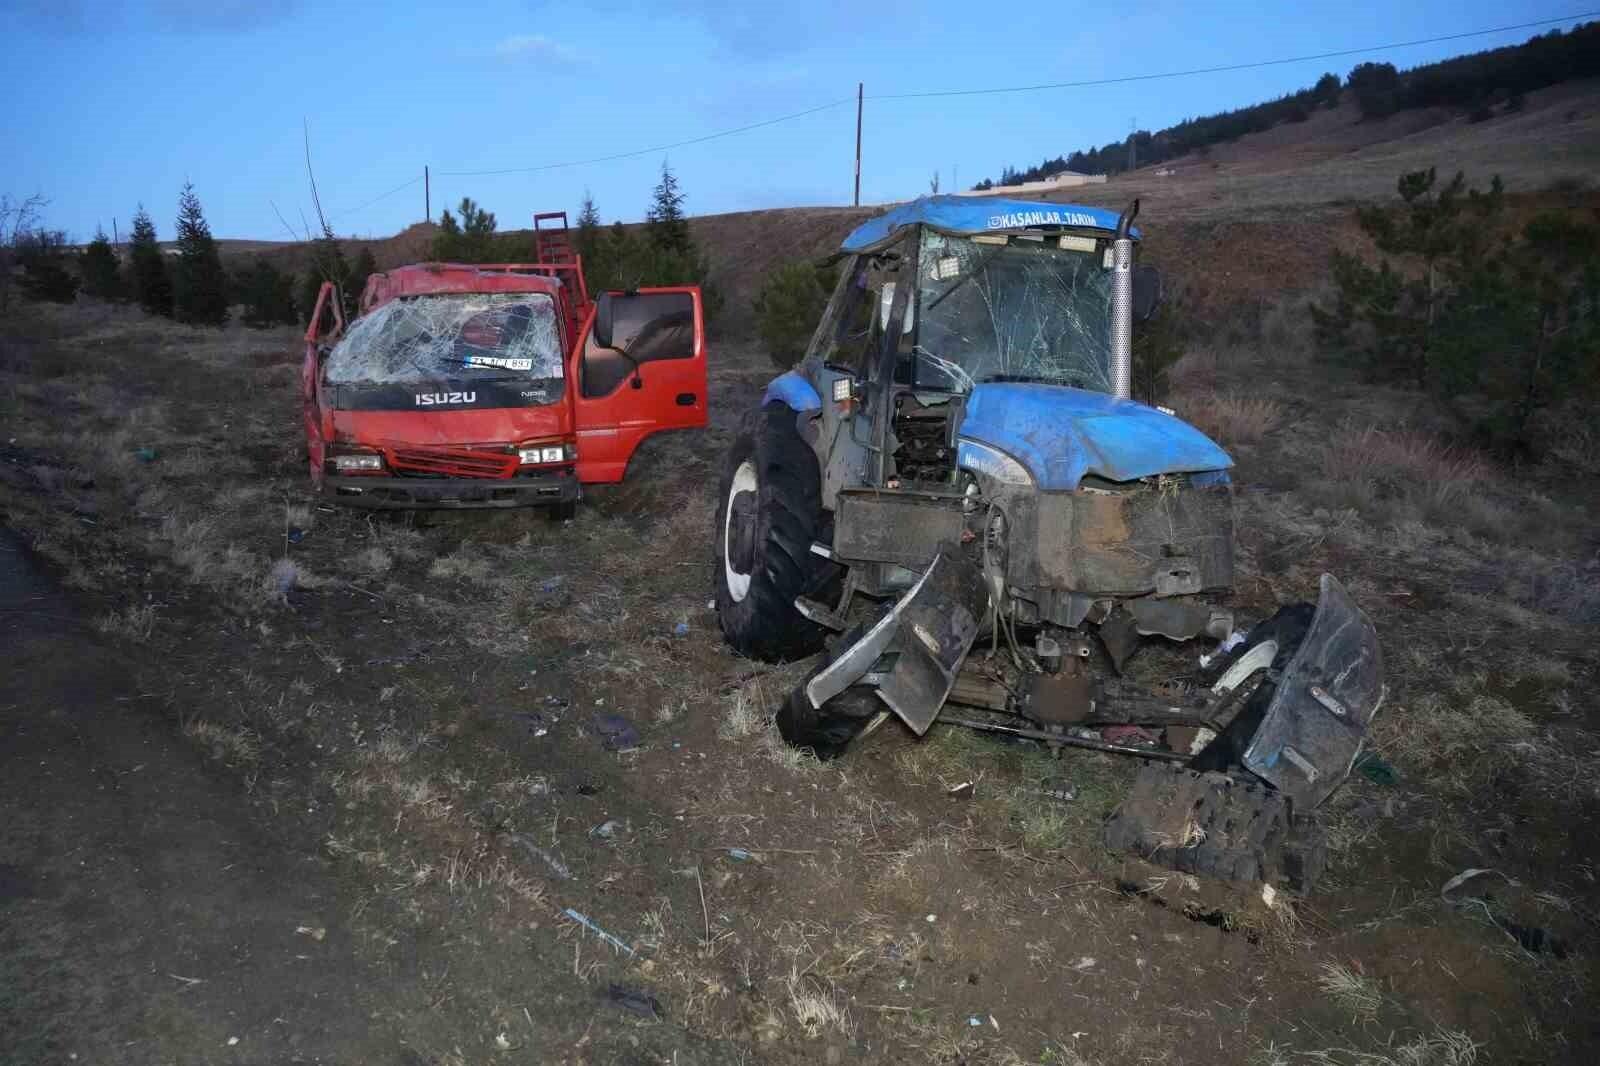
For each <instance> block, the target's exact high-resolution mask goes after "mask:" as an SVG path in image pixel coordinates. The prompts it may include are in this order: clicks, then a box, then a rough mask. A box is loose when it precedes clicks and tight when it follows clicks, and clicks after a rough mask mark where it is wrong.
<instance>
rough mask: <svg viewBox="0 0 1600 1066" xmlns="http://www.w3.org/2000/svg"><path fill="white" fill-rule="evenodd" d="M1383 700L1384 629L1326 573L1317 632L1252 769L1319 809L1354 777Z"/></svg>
mask: <svg viewBox="0 0 1600 1066" xmlns="http://www.w3.org/2000/svg"><path fill="white" fill-rule="evenodd" d="M1383 695H1384V689H1383V658H1382V653H1381V651H1380V649H1379V647H1378V633H1377V630H1376V629H1374V628H1373V625H1372V622H1371V621H1370V620H1369V619H1368V618H1367V616H1366V615H1365V614H1364V613H1363V612H1362V610H1361V608H1359V607H1357V606H1356V604H1355V601H1354V600H1352V599H1351V598H1350V594H1349V593H1348V592H1346V591H1345V588H1344V586H1343V585H1341V584H1339V582H1338V580H1337V579H1336V578H1335V577H1334V576H1333V575H1332V574H1323V575H1322V591H1321V595H1320V596H1319V597H1318V599H1317V613H1316V615H1315V617H1313V618H1312V620H1311V628H1310V629H1309V630H1308V631H1307V632H1306V637H1305V641H1304V642H1303V643H1302V644H1301V645H1300V648H1299V650H1298V651H1296V652H1295V655H1294V658H1293V659H1291V660H1290V661H1289V665H1288V667H1287V668H1286V669H1285V670H1284V672H1283V679H1282V680H1281V681H1279V682H1278V690H1277V692H1275V693H1274V694H1273V697H1272V703H1271V704H1270V705H1269V706H1268V707H1267V713H1266V716H1265V717H1264V718H1263V719H1262V721H1261V728H1260V729H1258V730H1257V731H1256V735H1255V737H1254V738H1253V739H1252V740H1251V742H1250V747H1249V748H1248V749H1246V751H1245V753H1244V765H1245V767H1246V768H1247V769H1249V770H1250V772H1251V773H1254V774H1256V775H1257V776H1258V777H1260V778H1262V779H1263V780H1265V781H1267V782H1268V783H1269V784H1271V785H1272V786H1273V787H1275V788H1277V789H1278V790H1279V791H1281V792H1282V793H1284V795H1286V796H1288V797H1289V798H1290V799H1292V800H1293V801H1294V802H1295V804H1296V805H1297V806H1298V807H1299V808H1300V809H1302V810H1310V809H1312V808H1313V807H1315V806H1316V805H1317V804H1319V803H1321V802H1322V801H1323V800H1325V799H1327V798H1328V795H1329V794H1330V793H1332V792H1333V790H1334V789H1335V788H1337V787H1338V786H1339V783H1340V782H1342V781H1343V780H1344V779H1345V777H1347V776H1348V775H1349V773H1350V767H1351V765H1352V764H1354V762H1355V759H1356V756H1357V755H1359V754H1360V753H1361V745H1362V742H1363V741H1364V740H1365V739H1366V734H1367V727H1368V725H1369V724H1370V723H1371V722H1372V719H1373V717H1374V716H1376V715H1377V713H1378V708H1379V706H1380V705H1381V704H1382V703H1383ZM1335 708H1337V709H1335Z"/></svg>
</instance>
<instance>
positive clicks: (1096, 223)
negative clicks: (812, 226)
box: [840, 196, 1139, 252]
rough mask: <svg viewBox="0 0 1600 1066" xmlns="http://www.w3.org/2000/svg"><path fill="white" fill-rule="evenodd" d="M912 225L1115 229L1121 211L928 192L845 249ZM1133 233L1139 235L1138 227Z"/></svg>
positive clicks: (969, 230) (962, 230) (860, 231)
mask: <svg viewBox="0 0 1600 1066" xmlns="http://www.w3.org/2000/svg"><path fill="white" fill-rule="evenodd" d="M907 226H931V227H932V228H934V229H936V230H938V231H939V232H941V233H949V234H958V235H961V234H974V233H989V232H992V231H994V230H1013V229H1031V228H1034V227H1039V226H1067V227H1072V228H1081V229H1100V230H1105V231H1107V232H1108V233H1109V232H1115V230H1116V228H1117V213H1116V212H1115V211H1108V210H1106V209H1105V208H1103V207H1085V206H1083V205H1081V204H1048V203H1040V202H1037V201H1033V200H1000V199H996V198H994V197H992V196H924V197H922V198H920V199H917V200H913V201H911V202H910V203H908V204H901V205H900V206H899V207H896V208H895V209H894V210H892V211H887V212H885V213H884V214H881V215H879V216H878V217H877V218H874V219H869V220H868V221H866V222H863V223H862V224H861V225H859V226H857V227H856V228H855V229H854V230H853V231H852V232H851V233H850V236H848V237H846V238H845V239H844V243H843V244H842V245H840V251H844V252H864V251H867V250H868V249H871V248H875V247H877V246H878V245H880V244H883V243H884V242H885V241H887V240H889V239H890V238H892V237H893V236H895V234H897V233H898V232H899V231H900V230H902V229H904V228H905V227H907ZM1132 236H1133V237H1134V238H1135V239H1137V238H1138V236H1139V230H1138V228H1137V227H1135V228H1134V229H1133V231H1132Z"/></svg>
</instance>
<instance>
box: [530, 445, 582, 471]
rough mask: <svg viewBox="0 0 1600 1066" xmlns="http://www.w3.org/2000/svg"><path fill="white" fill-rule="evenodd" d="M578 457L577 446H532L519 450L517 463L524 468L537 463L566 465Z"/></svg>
mask: <svg viewBox="0 0 1600 1066" xmlns="http://www.w3.org/2000/svg"><path fill="white" fill-rule="evenodd" d="M577 457H578V449H577V446H576V445H572V444H539V445H533V444H530V445H528V446H526V447H523V448H518V449H517V461H518V462H519V463H521V464H522V465H523V466H531V465H533V464H535V463H566V462H571V461H572V460H574V459H576V458H577Z"/></svg>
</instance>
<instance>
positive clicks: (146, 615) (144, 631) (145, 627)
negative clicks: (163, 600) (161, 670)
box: [95, 604, 156, 644]
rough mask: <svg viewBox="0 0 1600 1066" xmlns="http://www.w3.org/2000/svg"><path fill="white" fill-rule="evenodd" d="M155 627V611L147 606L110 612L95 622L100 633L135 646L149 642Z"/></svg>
mask: <svg viewBox="0 0 1600 1066" xmlns="http://www.w3.org/2000/svg"><path fill="white" fill-rule="evenodd" d="M155 626H156V609H155V608H154V607H153V606H150V605H148V604H146V605H144V606H134V607H125V608H123V609H122V610H120V611H111V612H109V613H107V614H104V615H101V616H100V618H99V619H97V620H96V621H95V628H96V629H98V630H100V632H102V633H105V634H107V635H108V636H113V637H118V638H120V639H122V640H127V641H131V642H133V643H135V644H143V643H144V642H145V641H147V640H149V639H150V634H151V632H152V631H153V630H154V629H155Z"/></svg>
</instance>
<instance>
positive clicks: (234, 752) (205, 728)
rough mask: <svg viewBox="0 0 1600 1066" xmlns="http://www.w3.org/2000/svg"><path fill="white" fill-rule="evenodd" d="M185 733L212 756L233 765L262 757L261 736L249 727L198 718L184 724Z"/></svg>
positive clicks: (243, 763) (252, 761) (251, 762)
mask: <svg viewBox="0 0 1600 1066" xmlns="http://www.w3.org/2000/svg"><path fill="white" fill-rule="evenodd" d="M183 733H184V735H185V736H187V737H188V738H189V739H191V740H193V741H195V742H196V743H198V744H200V745H201V746H203V747H204V748H205V749H206V751H207V753H208V754H209V755H210V756H211V758H213V759H217V760H219V761H221V762H226V763H229V764H230V765H233V766H248V765H251V764H253V763H255V762H256V761H257V760H258V759H260V758H261V738H260V737H259V736H257V735H256V734H255V733H254V732H252V731H250V730H248V729H241V728H238V727H234V726H226V725H218V724H217V723H215V722H208V721H206V720H205V719H196V720H194V721H191V722H186V723H185V724H184V726H183Z"/></svg>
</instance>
